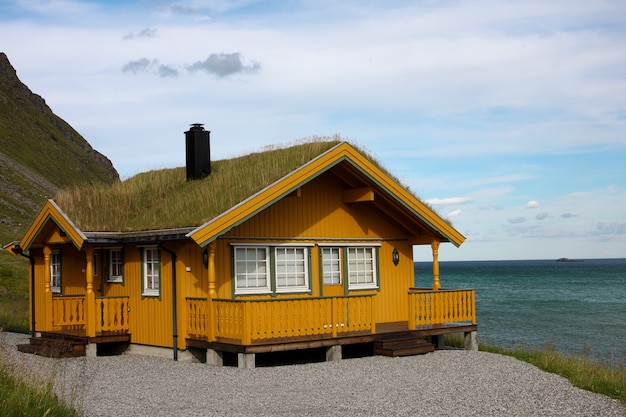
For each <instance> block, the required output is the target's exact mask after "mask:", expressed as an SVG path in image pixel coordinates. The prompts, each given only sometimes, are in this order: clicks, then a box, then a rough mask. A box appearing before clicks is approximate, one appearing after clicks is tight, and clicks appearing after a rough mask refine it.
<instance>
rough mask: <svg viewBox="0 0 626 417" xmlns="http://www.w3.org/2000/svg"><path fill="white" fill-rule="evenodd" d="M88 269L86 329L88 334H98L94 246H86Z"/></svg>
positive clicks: (86, 275) (86, 274) (86, 272)
mask: <svg viewBox="0 0 626 417" xmlns="http://www.w3.org/2000/svg"><path fill="white" fill-rule="evenodd" d="M85 253H86V255H87V270H86V271H85V277H86V280H87V296H86V297H85V304H86V305H85V330H86V332H87V336H89V337H95V336H96V295H95V294H94V292H93V264H92V262H93V248H86V249H85Z"/></svg>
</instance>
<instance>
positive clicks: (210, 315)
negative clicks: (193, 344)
mask: <svg viewBox="0 0 626 417" xmlns="http://www.w3.org/2000/svg"><path fill="white" fill-rule="evenodd" d="M208 255H209V256H208V257H209V264H208V279H209V287H208V289H209V297H208V300H207V310H206V320H208V321H209V323H208V324H209V325H208V326H207V329H208V333H209V334H208V335H207V336H208V339H209V342H214V341H215V340H216V338H217V334H216V333H217V315H216V314H215V311H214V306H213V299H214V298H215V297H216V296H217V291H216V290H215V242H211V243H210V244H209V248H208Z"/></svg>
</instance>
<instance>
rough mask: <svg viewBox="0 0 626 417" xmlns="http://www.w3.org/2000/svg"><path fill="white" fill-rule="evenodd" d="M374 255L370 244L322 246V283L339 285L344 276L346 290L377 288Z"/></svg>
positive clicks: (375, 255)
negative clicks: (345, 278)
mask: <svg viewBox="0 0 626 417" xmlns="http://www.w3.org/2000/svg"><path fill="white" fill-rule="evenodd" d="M376 257H377V250H376V248H375V247H371V246H347V247H343V248H341V247H330V246H329V247H322V274H323V279H324V285H339V284H341V283H342V277H343V276H346V277H347V283H348V290H360V289H372V288H378V282H377V267H376ZM342 259H345V261H342Z"/></svg>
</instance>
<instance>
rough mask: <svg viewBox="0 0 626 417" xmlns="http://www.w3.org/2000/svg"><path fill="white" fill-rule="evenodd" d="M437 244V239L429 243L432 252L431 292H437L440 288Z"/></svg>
mask: <svg viewBox="0 0 626 417" xmlns="http://www.w3.org/2000/svg"><path fill="white" fill-rule="evenodd" d="M439 243H440V242H439V240H437V239H433V241H432V242H430V247H431V248H432V250H433V291H438V290H439V289H440V288H441V283H440V282H439Z"/></svg>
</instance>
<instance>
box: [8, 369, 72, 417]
mask: <svg viewBox="0 0 626 417" xmlns="http://www.w3.org/2000/svg"><path fill="white" fill-rule="evenodd" d="M0 415H1V416H4V417H22V416H23V417H27V416H29V417H30V416H47V417H57V416H58V417H78V416H79V415H80V414H78V413H77V412H76V411H75V410H74V409H72V408H71V407H68V406H67V405H65V404H64V403H63V402H62V401H60V400H59V398H58V397H57V396H56V395H55V394H54V392H53V391H52V384H47V385H44V386H42V387H38V388H36V387H32V386H29V385H27V384H25V383H24V382H22V381H20V380H19V379H18V378H16V377H15V376H14V375H13V374H12V373H11V371H10V370H9V369H7V367H6V366H5V365H4V364H3V363H0Z"/></svg>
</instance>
